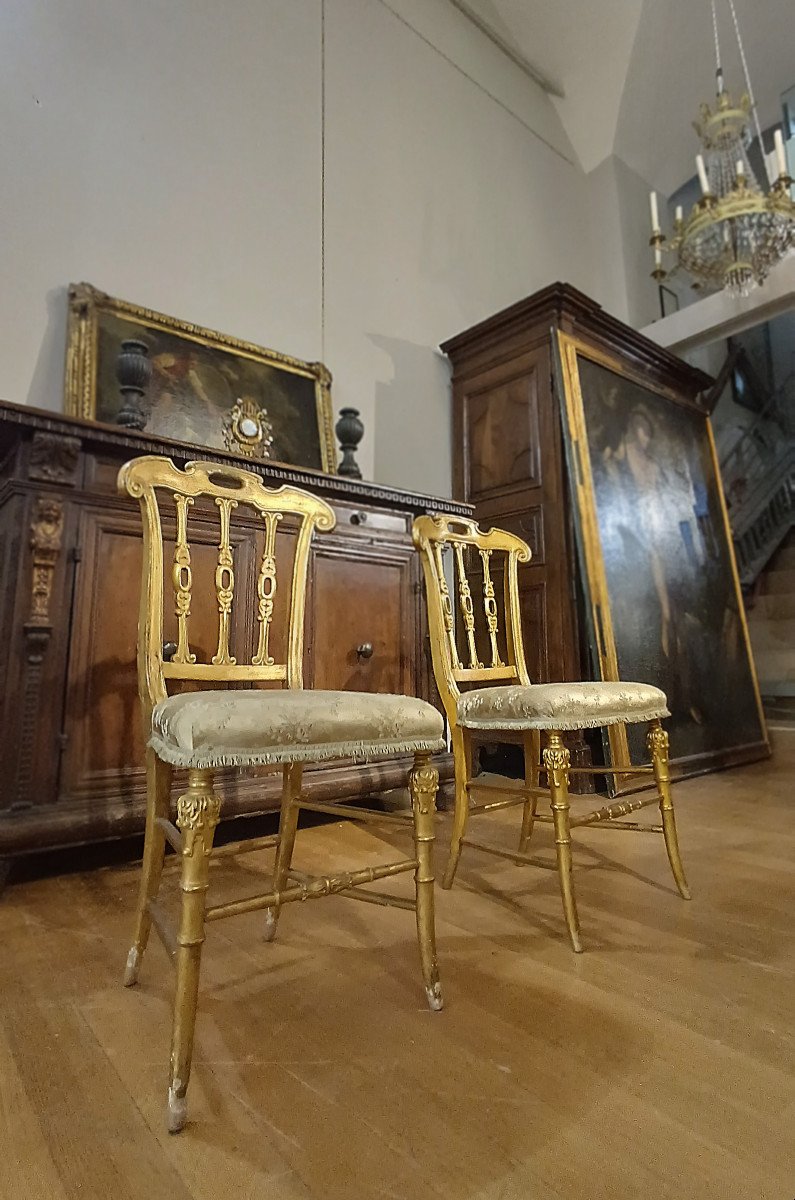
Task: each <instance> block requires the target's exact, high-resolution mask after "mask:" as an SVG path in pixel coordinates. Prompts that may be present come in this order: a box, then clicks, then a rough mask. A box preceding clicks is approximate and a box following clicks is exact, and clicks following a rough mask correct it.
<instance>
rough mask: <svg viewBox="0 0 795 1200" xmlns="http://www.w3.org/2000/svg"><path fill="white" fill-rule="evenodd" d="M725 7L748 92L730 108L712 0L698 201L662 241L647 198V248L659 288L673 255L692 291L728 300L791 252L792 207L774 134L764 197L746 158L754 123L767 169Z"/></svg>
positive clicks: (794, 235) (699, 125) (794, 240)
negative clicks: (710, 81)
mask: <svg viewBox="0 0 795 1200" xmlns="http://www.w3.org/2000/svg"><path fill="white" fill-rule="evenodd" d="M728 2H729V7H730V9H731V15H732V21H733V24H734V31H735V34H736V36H737V45H738V48H739V51H740V59H741V61H742V65H743V72H744V75H745V86H746V89H747V90H746V93H745V94H744V95H743V96H742V98H741V99H740V101H739V103H735V102H734V100H733V99H732V97H731V95H730V93H729V92H727V91H726V90H725V88H724V86H723V70H722V68H721V59H720V45H719V42H718V25H717V18H716V13H715V0H711V5H712V24H713V30H714V34H715V56H716V59H717V73H716V78H717V93H718V94H717V100H716V103H715V107H714V109H710V107H709V106H708V105H707V104H702V106H701V119H700V120H699V121H697V122H694V126H695V129H696V132H697V133H698V136H699V138H700V139H701V145H702V153H701V154H698V155H696V167H697V169H698V178H699V183H700V185H701V197H700V199H699V200H698V202H697V203H696V204H695V205H694V206H693V209H692V211H691V213H690V215H689V216H688V218H687V220H685V217H684V213H683V210H682V208H681V207H678V208H677V209H676V215H675V220H674V233H673V237H672V238H671V239H670V240H668V239H666V237H665V235H664V234H663V233H662V231H661V230H660V222H659V216H658V211H657V195H656V193H655V192H652V193H651V221H652V235H651V238H650V239H649V245H650V246H653V248H654V270H653V271H652V278H654V279H656V280H657V281H658V282H661V281H662V280H663V279H665V278H667V277H668V275H669V272H667V271H666V270H665V269H664V267H663V265H662V254H663V251H664V250H666V251H671V252H672V253H674V254H675V255H676V259H677V265H678V266H679V267H682V268H683V269H684V270H685V271H687V272H688V274H690V275H691V276H692V277H693V281H694V282H693V286H694V287H696V288H701V289H704V290H709V291H713V290H720V289H721V288H725V289H726V290H727V291H728V292H730V293H731V295H733V296H747V295H748V293H749V292H750V291H751V290H752V289H753V288H754V287H756V286H757V284H761V283H762V282H763V281H764V280H765V278H766V277H767V274H768V272H769V271H770V268H771V267H772V266H774V264H775V263H777V262H778V261H779V259H781V258H783V257H784V255H785V254H786V253H787V251H788V250H789V249H790V247H791V246H795V204H793V201H792V198H791V191H790V189H791V187H792V183H793V181H792V179H791V178H790V175H789V173H788V171H787V159H786V154H785V152H784V141H783V138H782V135H781V130H780V129H776V130H775V132H774V142H775V158H776V170H777V173H778V175H777V178H776V180H775V182H774V183H773V184H772V186H771V187H770V188H769V190H768V191H767V192H765V191H763V189H762V187H760V184H759V181H758V180H757V177H756V174H755V172H754V170H753V168H752V166H751V163H750V161H749V158H748V146H749V145H750V142H751V140H752V138H751V119H752V117H753V119H754V122H755V127H756V132H757V135H758V137H759V150H760V153H761V155H762V161H763V163H764V162H765V156H764V148H763V146H762V134H761V130H760V129H759V121H758V118H757V116H756V106H755V104H754V99H753V91H752V89H751V81H750V79H749V76H748V67H747V64H746V61H745V51H744V48H743V44H742V39H741V37H740V29H739V26H738V23H737V14H736V13H735V11H734V0H728ZM765 170H766V168H765ZM767 182H768V181H767V179H765V184H767ZM674 269H675V268H674Z"/></svg>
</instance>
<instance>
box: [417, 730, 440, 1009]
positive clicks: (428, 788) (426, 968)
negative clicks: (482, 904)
mask: <svg viewBox="0 0 795 1200" xmlns="http://www.w3.org/2000/svg"><path fill="white" fill-rule="evenodd" d="M438 787H439V772H438V771H437V770H436V767H434V766H432V765H431V760H430V756H429V755H427V754H416V755H415V756H414V768H413V770H412V772H411V774H410V776H409V788H410V790H411V807H412V809H413V812H414V847H415V853H416V856H417V870H416V872H415V875H414V880H415V887H416V893H417V940H418V942H419V947H420V963H421V966H422V978H423V981H424V983H425V995H426V996H427V997H428V1005H429V1007H430V1008H431V1009H433V1010H434V1011H435V1012H438V1011H439V1009H440V1008H441V1007H442V1004H443V1000H442V988H441V984H440V983H439V967H438V965H437V962H436V922H435V914H434V899H433V880H434V875H433V842H434V837H435V833H434V817H435V814H436V792H437V790H438Z"/></svg>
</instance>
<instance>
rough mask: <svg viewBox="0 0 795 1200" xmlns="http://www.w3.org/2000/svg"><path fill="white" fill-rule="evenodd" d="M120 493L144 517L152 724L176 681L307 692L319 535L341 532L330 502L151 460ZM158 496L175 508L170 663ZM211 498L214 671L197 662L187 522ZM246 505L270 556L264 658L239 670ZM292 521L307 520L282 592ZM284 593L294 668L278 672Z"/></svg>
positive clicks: (260, 623)
mask: <svg viewBox="0 0 795 1200" xmlns="http://www.w3.org/2000/svg"><path fill="white" fill-rule="evenodd" d="M119 489H120V490H123V491H126V492H127V493H128V494H129V495H130V496H133V497H135V498H136V499H138V500H139V501H140V503H141V509H142V515H143V542H144V572H143V577H142V586H141V603H140V615H139V639H138V679H139V691H140V697H141V703H142V706H143V709H144V713H143V716H144V722H145V724H148V721H149V718H150V716H151V711H152V708H153V707H154V706H155V705H156V704H158V703H159V702H160V701H162V700H164V699H165V698H166V696H167V694H168V692H167V683H168V682H169V681H172V680H173V681H176V680H179V681H201V682H202V683H206V684H207V685H212V684H217V683H238V684H243V683H256V682H265V681H280V682H282V683H283V684H284V685H285V686H286V687H289V688H300V687H301V686H302V683H303V680H302V657H303V637H304V609H305V596H306V577H307V565H308V561H309V547H310V542H311V538H312V533H313V531H314V530H315V529H319V530H331V529H333V528H334V524H335V516H334V512H333V510H332V509H331V508H330V507H329V505H328V504H326V503H325V501H323V500H321V499H319V498H318V497H316V496H311V495H309V494H308V493H307V492H303V491H300V490H299V489H298V488H290V487H285V486H282V487H280V488H278V489H268V488H266V487H265V485H264V484H263V482H262V480H261V479H260V478H259V477H258V476H257V475H255V474H253V473H252V472H247V471H241V470H239V469H235V470H234V471H230V470H224V469H223V468H220V467H214V466H213V465H212V464H211V463H201V462H190V463H187V464H186V466H185V469H184V470H180V469H179V468H177V467H175V466H174V464H173V463H171V462H170V461H169V460H168V459H164V458H160V457H157V456H154V455H153V456H148V457H143V458H137V459H134V460H133V461H132V462H129V463H127V464H126V465H125V466H124V467H122V469H121V471H120V473H119ZM159 493H161V494H165V496H169V497H170V499H171V500H172V501H173V505H174V511H175V519H176V537H175V541H174V553H173V559H172V563H171V570H170V583H171V589H172V593H173V603H174V611H175V615H176V620H177V630H178V638H177V646H176V650H175V651H174V652H173V653H172V654H171V655H170V657H169V658H168V660H167V659H166V658H165V656H164V645H163V607H164V603H165V597H166V589H165V563H164V546H163V524H162V511H161V501H160V497H159ZM200 498H209V500H211V501H212V502H213V503H214V505H215V506H216V508H217V510H218V555H217V565H216V568H215V577H214V584H215V592H216V597H217V607H218V638H217V644H216V648H215V653H214V654H213V655H212V658H211V661H210V662H197V660H196V654H195V653H194V652H193V651H192V650H191V644H190V615H191V604H192V600H193V572H192V566H191V545H190V536H189V534H190V528H189V518H190V513H191V510H192V508H193V506H194V504H195V502H196V500H197V499H200ZM239 505H246V506H248V507H249V508H251V509H253V510H254V511H255V512H256V513H257V514H258V515H259V516H260V517H261V518H262V522H263V526H264V531H265V540H264V548H263V552H262V556H261V560H260V563H259V568H258V574H257V584H256V598H257V599H256V608H255V611H253V612H252V613H251V622H252V624H256V650H255V652H254V654H253V656H252V659H251V662H250V663H239V662H237V660H236V658H235V657H234V656H233V655H232V654H231V653H230V646H229V638H230V628H231V619H232V611H233V605H235V604H246V603H247V602H248V597H246V596H245V595H236V591H235V582H236V581H235V568H234V557H233V551H232V545H231V541H230V536H231V520H232V513H233V512H234V510H235V509H236V508H237V507H238V506H239ZM285 516H288V517H289V516H293V517H297V518H298V520H299V529H298V536H297V539H296V546H295V558H294V561H293V570H292V578H291V579H290V580H289V581H288V584H289V586H288V587H286V588H284V587H283V585H282V584H281V583H280V581H279V580H278V579H277V571H276V534H277V530H278V528H279V525H280V524H281V523H282V522H283V521H284V520H285ZM277 591H278V592H282V591H283V593H284V601H283V602H284V604H285V609H286V611H287V613H288V614H289V617H288V633H287V655H286V662H276V661H275V660H274V658H273V656H272V654H271V652H270V632H271V627H272V622H273V615H274V608H275V605H276V598H277Z"/></svg>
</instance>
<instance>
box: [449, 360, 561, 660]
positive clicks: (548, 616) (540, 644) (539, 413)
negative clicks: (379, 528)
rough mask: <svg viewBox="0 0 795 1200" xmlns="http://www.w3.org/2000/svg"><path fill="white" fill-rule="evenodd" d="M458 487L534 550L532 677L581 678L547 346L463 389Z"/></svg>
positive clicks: (484, 516)
mask: <svg viewBox="0 0 795 1200" xmlns="http://www.w3.org/2000/svg"><path fill="white" fill-rule="evenodd" d="M456 405H457V409H458V414H457V429H458V430H459V437H461V438H463V449H464V455H463V462H462V464H461V465H460V467H459V472H460V474H459V482H460V483H461V484H462V485H463V494H464V498H465V499H467V500H469V501H471V502H473V503H474V504H475V506H476V516H477V519H478V521H479V522H480V523H481V524H482V525H483V526H484V527H485V528H489V527H491V526H493V525H496V526H498V527H500V528H503V529H508V530H510V531H511V532H512V533H516V534H518V536H519V537H521V538H522V539H523V541H526V542H527V543H528V544H529V546H530V549H531V551H532V559H531V562H530V564H529V565H528V566H523V567H521V568H520V571H519V588H520V603H521V610H522V617H523V633H524V642H525V654H526V658H527V668H528V671H529V673H530V678H531V679H533V680H534V681H535V682H544V681H546V680H549V679H553V680H563V679H577V678H579V656H578V649H577V642H576V630H575V627H574V624H573V614H572V596H571V591H570V570H569V568H570V564H569V554H568V539H567V527H566V511H567V501H566V481H565V474H564V467H563V444H562V439H561V429H560V418H559V415H558V409H557V405H556V403H555V398H554V396H553V393H552V387H551V377H550V355H549V346H548V344H547V342H546V341H545V342H544V343H543V344H539V345H536V346H535V347H532V348H530V349H527V350H526V351H523V352H522V353H521V354H517V355H515V356H513V357H512V358H511V359H510V360H508V361H503V362H501V363H498V364H496V365H494V366H490V367H487V368H486V369H484V370H483V371H480V372H478V373H477V374H475V375H473V376H471V377H469V378H467V379H466V380H463V381H461V382H459V383H458V384H457V386H456Z"/></svg>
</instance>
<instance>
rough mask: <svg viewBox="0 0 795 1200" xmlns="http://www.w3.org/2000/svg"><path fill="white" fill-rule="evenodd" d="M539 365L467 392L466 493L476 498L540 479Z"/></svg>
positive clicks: (536, 481)
mask: <svg viewBox="0 0 795 1200" xmlns="http://www.w3.org/2000/svg"><path fill="white" fill-rule="evenodd" d="M538 391H539V374H538V365H537V364H535V363H534V364H532V366H531V367H530V368H529V370H527V371H526V372H523V373H522V374H520V375H514V376H512V377H511V378H508V379H500V380H499V381H497V380H495V381H494V382H493V383H492V382H488V383H487V384H486V386H484V387H480V388H478V390H476V391H474V390H473V391H467V393H466V397H465V405H466V418H465V420H466V437H467V443H468V446H469V488H468V496H469V498H470V499H471V500H474V501H477V500H479V499H482V498H484V497H485V496H487V495H489V494H491V493H493V492H495V491H498V490H499V491H502V490H504V489H506V488H511V487H513V486H515V485H517V484H518V485H521V484H522V483H527V484H530V485H531V486H537V485H538V484H540V482H541V469H542V464H541V455H540V435H539V413H538Z"/></svg>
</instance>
